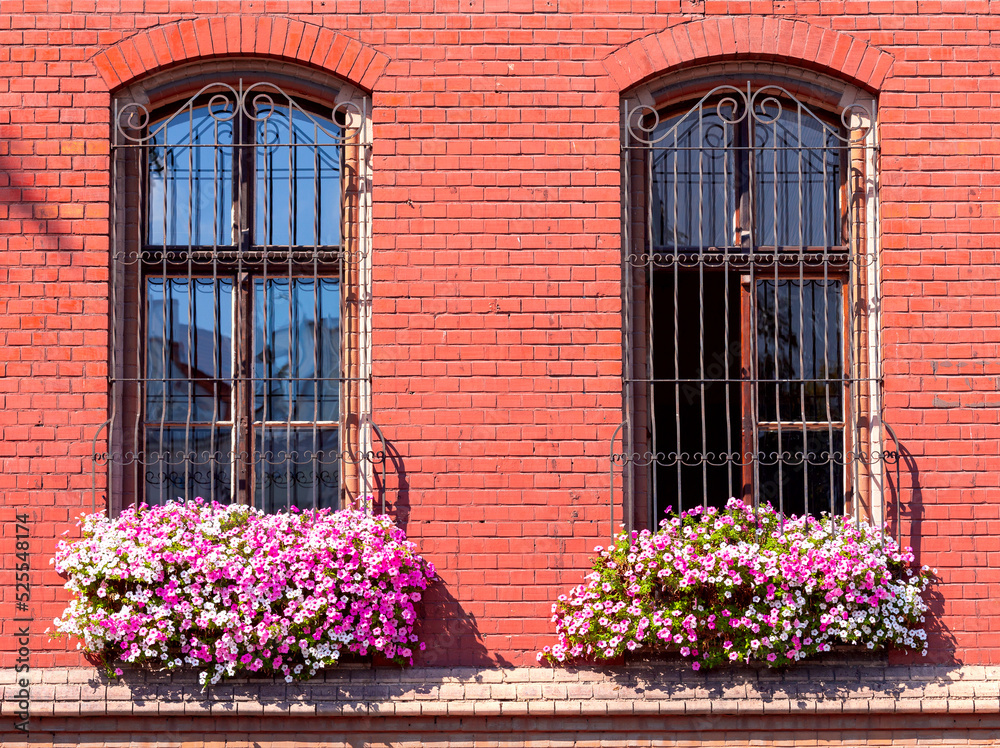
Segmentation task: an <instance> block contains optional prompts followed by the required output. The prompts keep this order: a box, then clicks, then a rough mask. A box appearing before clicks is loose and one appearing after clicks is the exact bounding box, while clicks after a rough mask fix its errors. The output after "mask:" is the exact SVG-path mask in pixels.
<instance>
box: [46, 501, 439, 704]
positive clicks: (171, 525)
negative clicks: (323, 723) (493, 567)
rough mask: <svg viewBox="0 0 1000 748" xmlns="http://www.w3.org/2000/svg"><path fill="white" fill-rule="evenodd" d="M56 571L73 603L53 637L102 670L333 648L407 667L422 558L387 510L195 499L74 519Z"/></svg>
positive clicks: (237, 665) (305, 655) (222, 672)
mask: <svg viewBox="0 0 1000 748" xmlns="http://www.w3.org/2000/svg"><path fill="white" fill-rule="evenodd" d="M81 526H82V537H80V538H79V539H77V540H73V541H68V542H67V541H61V542H60V543H59V545H58V549H57V552H56V557H55V559H54V560H55V566H56V570H57V571H58V572H59V573H61V574H64V575H66V576H67V577H68V581H67V583H66V587H67V589H69V590H70V591H71V592H73V593H74V594H75V599H73V600H72V602H71V603H70V604H69V607H67V608H66V610H65V611H64V612H63V615H62V616H61V617H60V618H57V619H55V628H56V632H57V633H56V635H62V634H70V635H74V636H76V637H79V638H80V640H81V642H80V643H79V644H78V645H77V646H82V647H83V649H84V650H85V651H87V652H88V653H91V654H93V655H96V656H97V657H98V658H99V659H100V660H101V661H102V662H103V663H104V665H105V666H106V668H107V669H108V671H109V673H110V672H113V673H116V674H118V675H121V674H122V672H123V671H122V669H121V667H119V665H120V664H122V663H127V664H133V665H146V666H152V667H156V668H163V669H168V670H169V669H175V668H182V667H187V668H194V669H198V670H199V671H200V672H199V680H200V683H201V684H202V686H206V685H209V684H215V683H218V682H220V681H221V680H222V679H223V678H226V677H232V676H236V675H245V674H248V673H261V674H267V675H278V676H279V677H280V676H284V679H285V680H286V681H289V682H291V681H292V680H295V679H303V678H307V677H309V676H312V675H314V674H315V673H316V672H317V671H318V670H319V669H321V668H324V667H329V666H332V665H335V664H337V662H338V661H339V660H340V658H341V657H342V655H343V654H344V653H354V654H356V655H361V656H364V655H370V654H375V653H379V654H381V655H383V656H384V657H386V658H388V659H389V660H391V661H395V662H399V663H406V662H410V663H412V658H413V653H414V650H415V649H417V648H419V649H423V648H424V644H423V643H421V642H419V641H418V637H417V635H416V634H415V633H414V624H415V623H416V620H417V608H416V605H417V603H418V602H419V601H420V599H421V593H422V591H423V590H425V589H426V588H427V585H428V583H429V582H430V580H431V579H432V578H433V575H434V567H433V565H431V564H430V563H428V562H425V561H424V560H423V559H421V558H420V556H418V555H417V554H416V552H415V548H414V546H413V544H412V543H410V542H408V541H407V540H406V538H405V535H404V533H403V531H402V530H401V529H400V528H398V527H396V526H395V525H394V524H393V523H392V521H391V519H390V518H388V517H385V516H371V515H370V514H368V513H367V512H364V511H361V510H355V509H345V510H341V511H336V512H334V511H331V510H328V509H323V510H317V511H302V512H298V511H292V512H288V513H280V514H264V513H263V512H260V511H259V510H256V509H252V508H250V507H246V506H239V505H231V506H224V505H221V504H218V503H214V502H211V503H209V502H205V501H203V500H201V499H198V500H195V501H189V502H185V503H179V502H178V503H173V502H172V503H168V504H166V505H163V506H158V507H149V508H145V509H143V510H142V511H141V512H139V513H136V512H135V511H133V510H132V509H128V510H126V511H125V512H123V513H122V514H121V516H119V517H116V518H114V519H111V518H108V517H105V516H104V515H101V514H92V515H89V516H86V517H85V518H83V519H82V521H81Z"/></svg>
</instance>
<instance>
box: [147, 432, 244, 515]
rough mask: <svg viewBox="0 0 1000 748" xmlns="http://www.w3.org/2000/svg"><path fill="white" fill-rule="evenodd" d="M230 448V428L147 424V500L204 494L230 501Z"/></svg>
mask: <svg viewBox="0 0 1000 748" xmlns="http://www.w3.org/2000/svg"><path fill="white" fill-rule="evenodd" d="M213 437H214V438H213ZM231 449H232V431H231V430H230V429H229V428H216V429H212V428H209V427H192V428H189V429H184V428H168V427H165V428H162V429H161V428H159V427H158V426H155V425H154V426H147V427H146V474H145V494H144V498H145V501H146V503H147V504H151V505H152V504H165V503H166V502H168V501H171V500H178V499H193V498H197V497H201V498H204V499H209V500H211V499H215V500H216V501H218V502H221V503H224V504H228V503H229V501H230V499H231V493H230V491H231V485H232V480H231V476H232V473H231V464H230V456H229V455H230V451H231Z"/></svg>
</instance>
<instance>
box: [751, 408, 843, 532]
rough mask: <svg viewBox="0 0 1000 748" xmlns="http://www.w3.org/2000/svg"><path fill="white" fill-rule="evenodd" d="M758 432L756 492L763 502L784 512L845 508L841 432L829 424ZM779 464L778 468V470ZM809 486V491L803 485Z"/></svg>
mask: <svg viewBox="0 0 1000 748" xmlns="http://www.w3.org/2000/svg"><path fill="white" fill-rule="evenodd" d="M804 436H805V439H804V440H803V433H802V429H794V428H792V429H785V430H782V432H781V440H780V442H781V443H780V449H779V440H778V432H777V431H762V432H760V434H759V435H758V449H759V452H760V462H759V463H758V467H757V471H758V472H757V476H758V485H757V491H758V496H759V499H760V502H761V503H762V504H764V503H769V504H771V506H773V507H774V508H775V509H781V510H782V511H784V512H785V513H786V514H799V515H801V514H804V513H806V512H809V513H810V514H814V515H815V514H819V513H820V512H829V511H831V510H832V511H833V512H834V513H842V512H843V511H844V454H843V452H844V432H843V429H839V428H834V427H828V428H824V429H807V430H806V432H805V435H804ZM779 465H780V469H779ZM807 485H808V490H806V486H807Z"/></svg>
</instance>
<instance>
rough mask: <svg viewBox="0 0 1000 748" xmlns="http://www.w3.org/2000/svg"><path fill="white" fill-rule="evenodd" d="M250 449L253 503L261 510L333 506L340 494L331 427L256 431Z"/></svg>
mask: <svg viewBox="0 0 1000 748" xmlns="http://www.w3.org/2000/svg"><path fill="white" fill-rule="evenodd" d="M254 448H255V450H256V452H257V455H258V457H259V461H258V462H257V467H256V471H257V472H256V477H255V481H256V484H257V485H256V488H255V493H256V497H255V499H254V501H255V503H256V505H257V506H258V507H260V508H261V509H263V510H264V511H265V512H276V511H280V510H282V509H288V508H289V507H293V506H294V507H298V508H299V509H311V508H317V509H325V508H327V507H329V508H334V509H335V508H337V506H338V504H339V499H338V497H339V493H340V467H339V464H340V463H339V457H340V454H339V451H340V444H339V433H338V431H337V429H335V428H325V429H316V431H315V433H314V432H313V429H311V428H298V429H296V428H290V429H286V428H283V427H280V426H279V427H275V428H261V429H258V430H257V436H256V443H255V445H254Z"/></svg>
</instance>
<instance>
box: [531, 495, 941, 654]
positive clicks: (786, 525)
mask: <svg viewBox="0 0 1000 748" xmlns="http://www.w3.org/2000/svg"><path fill="white" fill-rule="evenodd" d="M595 550H596V552H597V553H598V556H597V557H596V559H595V560H594V565H593V572H592V573H590V574H589V575H588V576H587V577H586V582H585V583H584V584H581V585H579V586H577V587H576V588H574V589H573V590H572V591H571V592H570V593H569V594H568V595H560V597H559V601H558V602H557V603H556V604H554V605H553V606H552V613H553V616H552V620H553V622H554V623H555V624H556V628H557V636H558V641H557V643H556V644H554V645H553V646H551V647H545V648H544V650H543V651H542V652H539V654H538V659H539V660H540V661H541V660H546V659H547V660H550V661H555V662H564V661H567V660H574V659H590V660H604V659H612V658H618V657H621V656H623V655H625V654H627V653H629V652H639V653H655V652H666V651H675V652H679V653H680V654H681V655H682V656H683V657H685V658H689V659H690V660H691V664H692V667H693V668H694V669H695V670H698V669H700V668H702V667H705V668H710V667H715V666H717V665H720V664H723V663H727V662H745V663H750V662H761V663H765V664H768V665H771V666H776V667H777V666H783V665H787V664H789V663H792V662H795V661H798V660H801V659H803V658H806V657H809V656H811V655H814V654H817V653H820V652H826V651H829V650H830V649H831V647H832V646H834V645H837V644H846V645H860V646H863V647H867V648H868V649H876V648H879V649H881V648H884V647H888V646H896V647H907V648H911V649H916V650H920V651H921V652H922V653H923V654H926V652H927V649H926V648H927V634H926V632H925V631H924V629H923V628H920V624H921V623H922V622H923V621H924V613H925V612H926V610H927V604H926V602H925V601H924V599H923V597H922V593H923V592H924V590H925V589H926V587H927V585H928V583H929V580H930V574H931V570H930V569H928V568H927V567H923V568H921V569H915V568H913V563H914V556H913V552H912V551H911V550H910V549H909V548H906V549H901V548H900V547H899V546H898V545H897V544H896V542H895V541H894V540H893V539H891V538H888V537H886V536H885V535H884V534H883V533H882V531H881V530H879V529H877V528H875V527H872V526H871V525H869V524H866V523H864V522H857V521H855V520H852V519H851V518H848V517H842V516H838V517H830V516H828V515H824V516H822V517H820V518H814V517H811V516H803V517H796V516H787V517H786V516H783V515H782V514H781V513H779V512H777V511H775V510H774V509H773V508H772V507H771V506H769V505H765V506H762V507H759V508H757V509H754V508H753V507H751V506H748V505H746V504H745V503H744V502H742V501H740V500H738V499H731V500H730V501H729V503H728V504H727V506H726V508H725V509H724V510H722V511H719V510H716V509H713V508H705V509H703V508H701V507H699V508H697V509H693V510H691V511H688V512H684V513H683V514H681V515H679V516H674V517H672V518H669V519H666V520H664V521H663V522H662V523H661V526H660V529H659V530H658V531H657V532H650V531H648V530H644V531H642V532H633V533H632V535H631V537H629V536H627V535H626V534H624V533H622V534H620V535H618V536H617V537H616V538H615V540H614V543H613V544H612V545H611V546H610V547H609V548H607V549H604V548H601V547H600V546H599V547H598V548H596V549H595Z"/></svg>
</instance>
